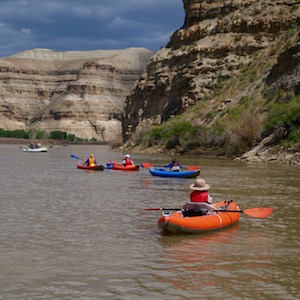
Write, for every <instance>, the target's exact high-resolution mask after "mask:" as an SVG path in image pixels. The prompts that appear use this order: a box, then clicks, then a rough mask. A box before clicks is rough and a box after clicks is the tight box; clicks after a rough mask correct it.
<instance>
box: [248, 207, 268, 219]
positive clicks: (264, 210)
mask: <svg viewBox="0 0 300 300" xmlns="http://www.w3.org/2000/svg"><path fill="white" fill-rule="evenodd" d="M272 212H273V208H272V207H255V208H247V209H244V210H243V213H244V214H246V215H248V216H251V217H255V218H267V217H268V216H269V215H270V214H271V213H272Z"/></svg>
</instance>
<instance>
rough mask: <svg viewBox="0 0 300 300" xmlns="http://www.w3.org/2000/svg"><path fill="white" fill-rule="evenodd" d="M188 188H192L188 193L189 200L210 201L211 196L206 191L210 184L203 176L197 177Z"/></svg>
mask: <svg viewBox="0 0 300 300" xmlns="http://www.w3.org/2000/svg"><path fill="white" fill-rule="evenodd" d="M190 188H191V189H192V190H193V191H192V192H191V194H190V200H191V202H206V203H208V204H210V203H212V197H211V196H210V195H209V193H208V190H209V189H210V185H209V184H207V183H206V181H205V180H204V179H203V178H197V179H196V180H195V183H193V184H191V185H190Z"/></svg>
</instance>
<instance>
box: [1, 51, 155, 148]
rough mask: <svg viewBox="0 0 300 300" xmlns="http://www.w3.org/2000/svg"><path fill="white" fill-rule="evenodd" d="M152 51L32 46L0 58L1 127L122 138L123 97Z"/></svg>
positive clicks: (112, 138)
mask: <svg viewBox="0 0 300 300" xmlns="http://www.w3.org/2000/svg"><path fill="white" fill-rule="evenodd" d="M151 55H153V52H152V51H149V50H146V49H142V48H130V49H125V50H111V51H104V50H99V51H87V52H76V51H70V52H56V51H51V50H48V49H35V50H30V51H25V52H22V53H18V54H16V55H13V56H11V57H7V58H1V59H0V87H1V88H0V128H2V129H5V130H15V129H36V130H43V131H46V132H51V131H55V130H60V131H65V132H67V133H68V134H75V135H76V136H77V137H80V138H83V139H92V138H94V139H96V140H98V141H106V142H110V141H115V140H118V139H120V137H121V116H122V112H123V106H124V102H125V98H126V96H127V95H128V94H130V91H131V90H132V89H133V87H134V83H135V81H136V80H137V79H138V78H139V77H140V74H141V73H142V71H143V69H144V67H145V65H146V62H147V60H148V59H149V57H150V56H151Z"/></svg>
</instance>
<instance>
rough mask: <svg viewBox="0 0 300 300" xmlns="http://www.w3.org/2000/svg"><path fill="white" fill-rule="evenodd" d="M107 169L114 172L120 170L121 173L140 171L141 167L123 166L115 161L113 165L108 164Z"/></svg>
mask: <svg viewBox="0 0 300 300" xmlns="http://www.w3.org/2000/svg"><path fill="white" fill-rule="evenodd" d="M107 168H108V169H112V170H119V171H138V170H139V169H140V166H136V165H128V166H123V165H121V164H120V163H117V162H115V161H113V162H111V164H107Z"/></svg>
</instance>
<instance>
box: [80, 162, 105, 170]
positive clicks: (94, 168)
mask: <svg viewBox="0 0 300 300" xmlns="http://www.w3.org/2000/svg"><path fill="white" fill-rule="evenodd" d="M77 168H78V169H83V170H95V171H103V170H104V166H102V165H95V166H87V165H85V164H83V163H82V162H78V163H77Z"/></svg>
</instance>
